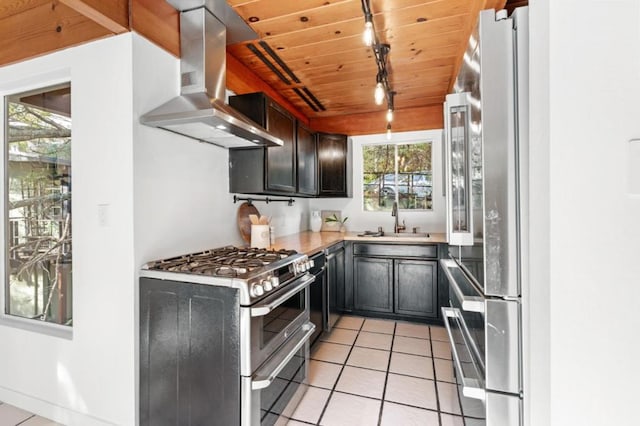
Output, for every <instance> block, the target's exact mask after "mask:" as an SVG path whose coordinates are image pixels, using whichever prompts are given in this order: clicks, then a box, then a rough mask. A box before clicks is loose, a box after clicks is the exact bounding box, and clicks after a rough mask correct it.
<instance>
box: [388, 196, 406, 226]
mask: <svg viewBox="0 0 640 426" xmlns="http://www.w3.org/2000/svg"><path fill="white" fill-rule="evenodd" d="M391 216H393V217H395V218H396V220H395V223H394V224H393V232H394V234H397V233H399V232H402V231H404V230H405V229H407V227H406V226H405V223H404V220H403V221H402V225H400V224H398V220H399V219H398V202H397V201H394V202H393V207H392V208H391Z"/></svg>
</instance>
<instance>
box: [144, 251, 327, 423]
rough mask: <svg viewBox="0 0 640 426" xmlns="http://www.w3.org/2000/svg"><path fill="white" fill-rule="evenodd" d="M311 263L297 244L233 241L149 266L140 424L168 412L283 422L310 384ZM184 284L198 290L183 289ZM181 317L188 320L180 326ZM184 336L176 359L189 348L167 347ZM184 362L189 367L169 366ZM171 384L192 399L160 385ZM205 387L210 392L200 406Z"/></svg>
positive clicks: (180, 416) (206, 419)
mask: <svg viewBox="0 0 640 426" xmlns="http://www.w3.org/2000/svg"><path fill="white" fill-rule="evenodd" d="M311 266H312V263H311V261H310V260H309V259H308V258H307V256H306V255H303V254H297V253H295V252H292V251H270V250H264V249H253V248H250V249H244V248H236V247H223V248H219V249H213V250H208V251H204V252H200V253H193V254H188V255H184V256H178V257H175V258H170V259H164V260H159V261H155V262H150V263H148V264H147V265H145V267H144V268H143V270H142V271H141V273H140V275H141V279H140V322H141V330H140V370H141V373H140V377H141V379H140V405H141V410H140V418H141V424H153V425H154V426H155V425H157V424H163V423H162V422H163V421H165V420H163V419H167V418H177V420H178V423H182V422H183V421H185V422H186V421H187V418H186V417H189V420H190V422H191V423H193V421H194V419H200V421H201V422H203V424H205V423H206V424H220V425H226V424H240V425H242V426H250V425H251V426H256V425H273V424H276V423H282V422H285V421H286V420H285V419H286V415H287V414H291V413H289V412H288V410H292V409H294V408H295V406H296V404H297V401H298V400H299V398H301V397H302V395H303V394H304V391H305V390H306V383H307V371H308V360H309V338H310V337H311V335H312V334H313V331H314V328H315V327H314V325H313V324H312V323H311V322H310V321H309V286H310V285H311V284H312V283H313V282H314V277H313V275H311V274H309V273H308V272H307V271H308V270H309V269H310V268H311ZM187 288H194V289H195V290H194V291H193V292H187V293H186V295H185V293H184V292H185V289H187ZM174 293H175V294H176V296H175V297H174V296H169V297H165V296H164V295H165V294H170V295H173V294H174ZM180 295H182V296H180ZM181 297H182V298H183V299H184V300H179V299H180V298H181ZM167 300H168V301H169V302H167ZM174 300H175V301H176V302H175V303H176V304H177V305H182V306H184V307H185V310H186V311H187V313H186V314H185V315H183V316H181V315H180V313H179V310H180V308H179V307H178V308H175V309H174V308H173V303H174V302H173V301H174ZM208 301H212V302H211V303H208ZM199 310H200V311H203V312H200V311H199ZM174 311H175V312H177V313H175V315H174ZM167 312H169V315H167V314H166V313H167ZM181 318H183V320H182V322H183V323H184V324H177V325H176V324H175V323H176V322H178V323H179V322H180V321H181ZM209 318H210V319H211V320H209ZM198 330H201V331H198ZM173 334H176V336H175V339H172V338H171V337H173ZM167 342H169V343H167ZM179 342H186V343H185V344H186V345H187V346H188V347H189V350H187V351H185V352H186V355H185V356H184V357H183V359H181V360H180V361H178V362H176V360H174V359H173V354H174V353H179V352H180V351H182V350H183V349H182V348H180V347H177V348H174V347H173V346H171V345H174V344H178V345H179ZM166 353H169V354H170V355H169V356H165V355H162V354H166ZM180 363H182V365H184V367H183V369H191V371H192V373H191V374H187V373H184V372H183V371H180V367H176V368H177V370H176V371H175V372H174V371H172V370H171V369H172V368H173V367H172V366H174V365H179V364H180ZM212 364H215V365H216V366H217V367H216V369H212V367H211V365H212ZM218 367H219V368H218ZM167 368H168V369H169V371H166V369H167ZM194 370H195V371H196V373H195V376H194V373H193V371H194ZM198 371H199V372H200V374H198V373H197V372H198ZM209 371H210V372H211V374H208V373H207V372H209ZM167 372H168V373H170V376H173V374H174V373H175V374H176V375H177V376H178V377H179V379H178V381H177V383H173V382H171V381H170V380H169V383H168V384H167V383H165V382H166V380H165V379H164V378H163V377H164V376H163V374H166V373H167ZM154 373H155V374H154ZM180 377H183V378H182V379H180ZM174 386H177V387H178V388H181V389H182V393H183V394H184V393H190V394H191V398H187V399H189V401H187V402H185V401H184V399H185V398H183V399H182V400H181V398H180V397H179V396H177V395H178V394H179V393H180V392H176V395H174V394H173V393H172V392H164V393H163V392H158V391H155V390H154V388H156V389H164V388H167V387H170V388H171V389H173V387H174ZM194 389H195V390H194ZM198 389H200V390H198ZM203 394H208V395H210V396H209V397H208V398H202V402H201V403H200V404H196V403H194V401H196V400H197V399H198V398H200V397H201V395H203ZM234 395H235V397H234ZM197 405H198V406H197ZM234 407H235V408H234ZM167 413H169V415H167ZM166 421H167V422H168V423H170V422H169V421H168V420H166ZM158 422H160V423H158ZM197 423H198V421H196V422H195V423H193V424H197ZM174 424H175V423H174Z"/></svg>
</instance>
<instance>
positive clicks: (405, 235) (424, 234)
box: [384, 232, 429, 238]
mask: <svg viewBox="0 0 640 426" xmlns="http://www.w3.org/2000/svg"><path fill="white" fill-rule="evenodd" d="M384 236H385V237H399V238H429V234H428V233H427V232H415V233H414V232H398V233H393V232H385V233H384Z"/></svg>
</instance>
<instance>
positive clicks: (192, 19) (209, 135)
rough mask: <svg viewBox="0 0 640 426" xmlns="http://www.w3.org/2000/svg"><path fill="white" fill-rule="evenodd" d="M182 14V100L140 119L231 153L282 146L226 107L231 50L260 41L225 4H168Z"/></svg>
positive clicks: (187, 0) (212, 0) (175, 0)
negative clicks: (228, 51) (230, 47)
mask: <svg viewBox="0 0 640 426" xmlns="http://www.w3.org/2000/svg"><path fill="white" fill-rule="evenodd" d="M167 2H168V3H170V4H171V5H172V6H173V7H175V8H176V9H177V10H179V11H181V13H180V48H181V51H182V59H181V60H180V73H181V76H182V81H181V87H182V88H181V94H180V96H178V97H176V98H173V99H172V100H170V101H169V102H167V103H165V104H163V105H161V106H159V107H158V108H156V109H154V110H152V111H150V112H148V113H146V114H145V115H143V116H142V117H140V122H141V123H142V124H146V125H147V126H153V127H159V128H161V129H165V130H168V131H170V132H174V133H178V134H181V135H184V136H188V137H190V138H193V139H197V140H199V141H203V142H209V143H212V144H215V145H219V146H222V147H225V148H238V147H247V146H253V147H255V146H258V145H260V146H281V145H282V144H283V141H282V140H281V139H279V138H277V137H276V136H273V135H271V134H270V133H269V132H268V131H267V130H266V129H264V128H263V127H261V126H260V125H258V124H256V123H255V122H253V121H251V120H250V119H249V118H247V117H245V116H244V115H243V114H241V113H239V112H238V111H235V110H234V109H233V108H231V107H230V106H229V105H227V104H225V102H224V100H225V92H226V64H227V62H226V44H227V42H228V43H229V44H232V43H239V42H241V41H245V40H253V39H255V38H257V35H256V33H255V32H254V31H253V30H252V29H251V28H250V27H249V26H248V25H247V24H246V23H245V22H244V21H243V20H242V19H241V18H240V17H239V16H238V15H237V14H236V13H235V11H234V10H233V9H232V8H231V7H230V6H229V5H228V4H227V2H226V1H225V0H167Z"/></svg>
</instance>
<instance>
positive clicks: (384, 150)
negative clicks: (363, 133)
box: [362, 142, 433, 211]
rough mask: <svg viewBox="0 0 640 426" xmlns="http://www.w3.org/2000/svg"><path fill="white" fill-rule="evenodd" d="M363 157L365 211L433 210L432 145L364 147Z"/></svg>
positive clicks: (428, 143) (423, 143) (424, 143)
mask: <svg viewBox="0 0 640 426" xmlns="http://www.w3.org/2000/svg"><path fill="white" fill-rule="evenodd" d="M362 157H363V158H362V160H363V176H362V178H363V179H362V181H363V203H364V210H365V211H390V210H391V208H392V206H393V202H394V201H395V202H397V203H398V207H399V208H400V209H404V210H431V209H432V208H433V200H432V195H433V179H432V170H431V142H422V143H411V144H407V143H405V144H385V145H365V146H363V147H362Z"/></svg>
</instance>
